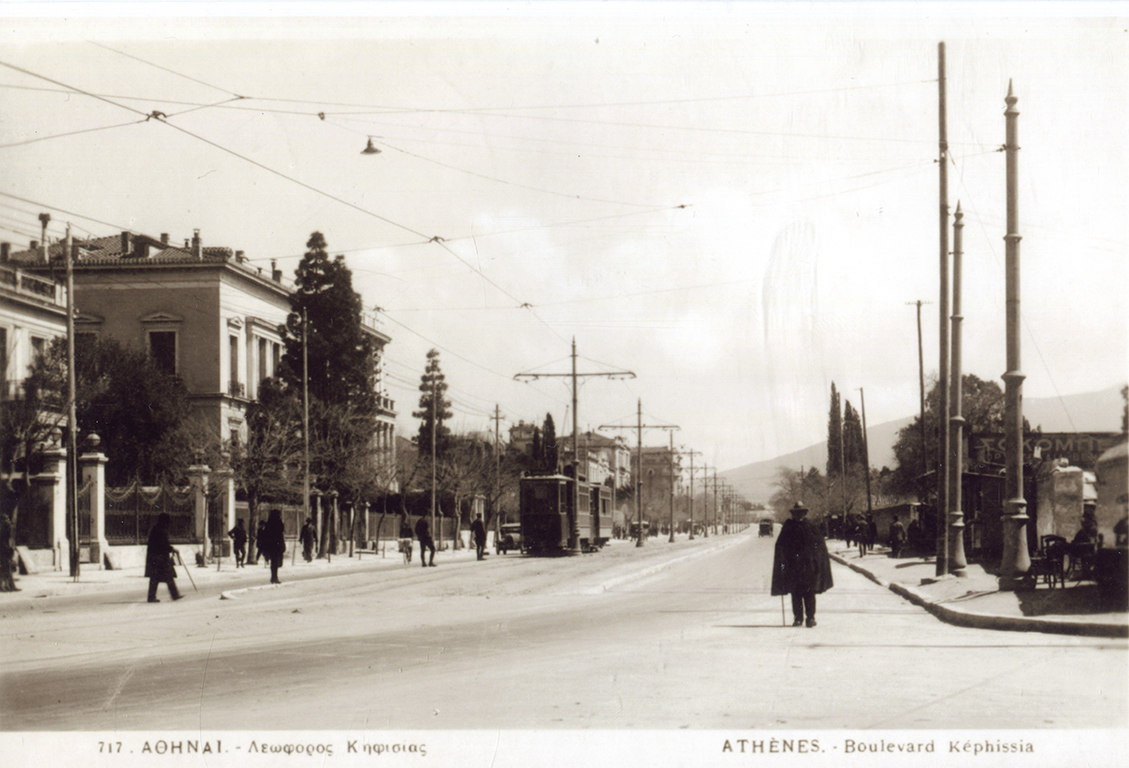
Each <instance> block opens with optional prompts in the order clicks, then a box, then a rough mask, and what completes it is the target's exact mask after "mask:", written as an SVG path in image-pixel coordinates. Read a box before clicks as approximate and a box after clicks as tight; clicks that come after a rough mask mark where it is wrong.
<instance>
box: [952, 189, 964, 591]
mask: <svg viewBox="0 0 1129 768" xmlns="http://www.w3.org/2000/svg"><path fill="white" fill-rule="evenodd" d="M963 218H964V214H963V213H961V210H960V200H957V209H956V213H955V214H954V215H953V338H952V343H953V375H952V381H951V391H952V394H951V396H950V397H951V400H952V411H953V415H952V417H951V418H950V419H949V432H950V436H949V450H950V453H949V510H948V512H949V572H950V573H952V574H953V575H955V576H967V575H968V571H967V568H968V561H967V560H966V559H965V556H964V512H962V511H961V500H962V499H961V497H962V495H963V494H962V492H961V491H962V488H963V479H964V467H963V460H964V457H963V455H962V450H963V447H964V416H963V415H962V414H961V389H962V387H961V383H962V378H963V375H962V374H963V372H962V370H961V321H963V320H964V317H963V315H961V295H960V294H961V271H962V259H963V256H964V254H963V253H962V248H963V247H964V246H963V241H964V238H963V230H964V222H963V221H961V219H963Z"/></svg>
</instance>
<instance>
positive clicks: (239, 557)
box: [227, 517, 247, 568]
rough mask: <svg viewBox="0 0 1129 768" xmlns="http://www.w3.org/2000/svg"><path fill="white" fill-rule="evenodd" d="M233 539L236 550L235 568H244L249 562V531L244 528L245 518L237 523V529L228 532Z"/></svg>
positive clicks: (233, 546) (232, 544) (232, 543)
mask: <svg viewBox="0 0 1129 768" xmlns="http://www.w3.org/2000/svg"><path fill="white" fill-rule="evenodd" d="M227 535H228V538H230V539H231V546H232V549H233V550H235V567H236V568H243V567H244V566H245V565H246V561H247V529H246V528H245V527H244V526H243V518H242V517H241V518H239V519H238V520H236V521H235V527H234V528H232V529H231V530H230V531H228V532H227Z"/></svg>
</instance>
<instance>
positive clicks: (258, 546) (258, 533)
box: [251, 519, 267, 565]
mask: <svg viewBox="0 0 1129 768" xmlns="http://www.w3.org/2000/svg"><path fill="white" fill-rule="evenodd" d="M266 527H267V521H266V520H262V519H260V520H259V524H258V525H257V526H256V527H255V557H254V559H253V560H252V561H251V562H252V563H254V564H255V565H258V564H259V558H260V557H263V556H264V554H263V531H264V530H265V529H266ZM265 564H266V563H264V565H265Z"/></svg>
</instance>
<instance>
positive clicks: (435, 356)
mask: <svg viewBox="0 0 1129 768" xmlns="http://www.w3.org/2000/svg"><path fill="white" fill-rule="evenodd" d="M419 391H420V396H419V410H418V411H413V412H412V416H413V417H414V418H417V419H419V420H420V425H419V435H418V436H417V438H416V445H417V446H418V448H419V454H420V457H421V458H425V459H426V460H430V458H431V433H432V424H433V423H434V426H435V429H434V432H435V455H436V457H437V458H438V457H440V456H442V455H443V454H444V453H445V452H446V451H447V448H448V447H449V445H450V441H451V430H450V428H449V427H448V426H447V425H446V424H445V423H444V422H446V421H447V420H449V419H450V418H451V417H452V416H453V414H452V413H451V411H450V408H451V401H450V400H447V399H446V398H445V397H444V394H446V392H447V381H446V377H445V376H444V375H443V371H442V369H441V368H440V367H439V351H438V350H436V349H432V350H430V351H428V353H427V368H426V369H424V372H423V375H422V376H420V381H419Z"/></svg>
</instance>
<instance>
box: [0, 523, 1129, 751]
mask: <svg viewBox="0 0 1129 768" xmlns="http://www.w3.org/2000/svg"><path fill="white" fill-rule="evenodd" d="M773 541H774V540H773V539H769V538H764V539H761V538H758V537H757V536H756V532H755V529H752V530H750V531H748V532H745V533H742V534H739V535H736V536H729V537H715V538H711V539H707V540H701V539H699V540H697V541H695V542H682V543H680V544H678V545H667V544H666V543H665V541H655V540H652V541H651V542H650V543H648V545H647V547H644V548H642V550H636V549H635V548H634V547H632V546H631V544H630V543H627V542H616V543H615V544H614V546H612V547H611V548H610V549H608V550H605V551H604V552H601V553H598V554H592V555H584V556H581V557H573V558H555V559H543V558H529V557H522V556H520V555H514V554H510V555H506V556H501V557H499V556H491V557H489V558H487V559H486V560H485V561H483V562H475V561H473V560H463V561H458V562H448V563H443V564H441V565H440V566H439V567H437V568H427V569H425V568H420V567H419V566H418V565H415V564H413V565H411V566H399V567H397V568H394V569H385V570H381V571H365V570H357V571H355V572H351V573H339V574H336V575H333V576H328V577H323V578H311V579H292V578H288V576H289V575H290V574H292V573H294V572H295V571H293V570H291V571H289V572H288V571H287V570H286V569H284V571H283V578H284V584H283V585H282V587H279V588H271V589H253V590H248V591H245V592H241V593H239V594H237V595H233V597H234V598H235V599H226V600H221V599H220V595H219V588H218V587H207V586H204V588H203V589H202V591H200V592H189V596H188V598H187V599H185V600H182V601H179V602H176V603H173V602H170V601H167V600H166V601H164V602H161V603H159V604H146V603H144V602H143V601H139V600H138V599H137V595H136V594H133V593H124V592H120V591H119V592H114V591H108V592H102V593H94V594H91V595H87V596H75V597H70V598H52V599H50V600H41V601H39V602H35V601H34V600H33V599H31V598H27V599H25V600H24V602H22V603H18V604H17V603H11V604H9V605H8V606H5V609H4V612H3V618H2V619H0V625H2V627H3V634H2V641H0V649H2V650H3V654H4V658H5V662H4V665H3V669H2V671H0V724H2V725H0V729H2V730H4V731H44V730H46V731H67V730H79V731H92V730H100V729H106V730H107V731H109V730H114V731H129V730H153V729H192V730H197V729H198V730H201V731H222V730H232V729H238V730H247V729H272V730H291V729H335V730H348V729H369V730H372V729H378V730H392V729H411V730H420V729H442V730H458V729H493V730H499V729H501V730H508V729H558V728H559V729H579V730H584V729H615V730H624V729H627V730H633V729H639V730H644V729H661V730H669V729H718V728H739V729H847V728H850V729H915V730H917V729H969V728H999V729H1068V728H1069V729H1073V728H1122V727H1124V725H1125V723H1126V721H1127V712H1129V706H1127V695H1126V690H1127V688H1126V685H1125V680H1126V679H1127V672H1129V665H1127V659H1129V655H1127V653H1126V650H1127V643H1126V641H1125V640H1123V639H1115V640H1111V639H1103V638H1097V637H1071V636H1061V635H1045V634H1040V633H1016V632H1000V631H992V630H983V629H969V628H963V627H957V626H951V625H948V624H944V623H942V622H940V621H938V620H937V619H936V618H934V617H933V616H931V615H929V614H928V613H926V612H925V611H923V610H922V609H921V608H919V607H916V606H914V605H912V604H910V603H909V602H907V601H905V600H904V599H902V598H901V597H899V596H897V595H896V594H894V593H892V592H890V591H889V590H887V589H885V588H883V587H881V586H878V585H876V584H874V583H873V582H871V581H869V580H868V579H866V578H865V577H863V576H861V575H859V574H857V573H854V572H853V571H851V570H849V569H846V568H843V567H841V566H838V565H836V566H834V578H835V588H834V589H833V590H832V591H830V592H828V593H827V594H825V595H822V596H820V598H819V608H818V618H819V624H818V626H817V627H815V628H810V629H809V628H806V627H792V626H791V616H790V609H789V610H788V612H787V615H785V616H782V610H781V599H780V598H779V597H772V596H771V595H769V594H768V577H769V573H770V565H771V557H772V545H773ZM440 562H442V560H441V559H440ZM181 586H182V587H185V586H188V585H187V584H182V585H181ZM162 591H163V590H162ZM162 596H163V595H162Z"/></svg>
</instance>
